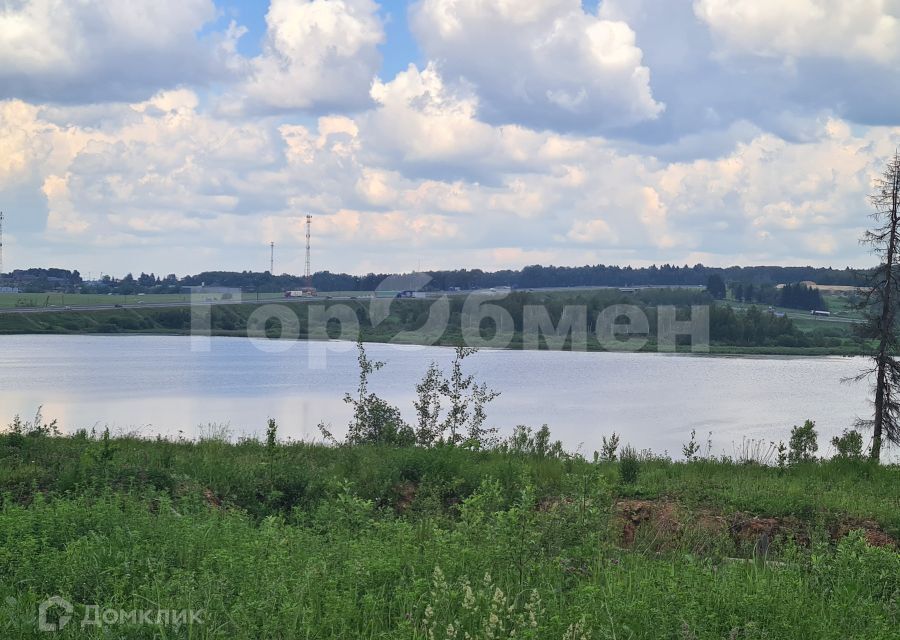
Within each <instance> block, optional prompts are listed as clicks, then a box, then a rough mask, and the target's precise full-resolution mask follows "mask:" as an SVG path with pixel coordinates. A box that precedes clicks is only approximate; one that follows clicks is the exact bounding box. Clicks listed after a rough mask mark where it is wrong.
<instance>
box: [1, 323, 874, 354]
mask: <svg viewBox="0 0 900 640" xmlns="http://www.w3.org/2000/svg"><path fill="white" fill-rule="evenodd" d="M193 335H195V334H191V333H188V332H184V331H180V330H172V331H128V330H125V331H117V332H101V331H0V339H2V338H4V337H8V336H92V337H124V336H160V337H166V336H168V337H183V338H190V337H192V336H193ZM200 337H211V338H234V339H238V340H252V339H260V338H254V337H251V336H248V335H246V333H245V332H234V331H213V332H211V333H209V334H201V336H200ZM268 339H269V340H294V341H296V342H310V341H314V342H322V341H323V340H321V339H319V338H309V337H307V336H300V337H299V338H296V339H294V338H268ZM327 342H355V340H354V341H351V340H344V339H341V338H329V339H328V340H327ZM362 342H363V344H389V345H395V346H401V347H417V346H418V347H442V348H447V349H453V348H456V347H458V346H467V345H465V344H464V343H463V342H462V341H459V340H438V341H436V342H433V343H430V344H429V343H426V342H425V341H420V342H392V341H391V337H386V338H384V339H381V338H379V337H377V336H365V335H364V336H363V338H362ZM478 348H479V350H485V351H487V350H491V351H538V352H544V351H563V352H573V351H572V349H569V348H563V349H547V348H539V349H529V348H525V347H524V346H522V344H521V341H518V342H517V341H515V340H514V341H513V344H511V345H509V346H506V347H486V346H485V347H478ZM575 353H635V354H639V353H657V354H662V355H678V356H701V357H702V356H707V357H709V356H715V357H719V356H722V357H724V356H728V357H746V358H753V357H769V356H773V357H777V356H781V357H802V358H818V357H847V358H853V357H865V356H867V355H868V354H867V353H866V352H865V351H864V350H862V349H850V348H846V347H777V346H743V345H722V344H711V345H710V348H709V351H708V352H694V351H691V350H690V347H687V346H682V345H679V348H678V350H677V351H674V352H672V351H665V352H663V351H659V350H657V349H656V348H655V345H652V344H648V345H645V346H644V347H642V348H641V349H638V350H610V349H604V348H602V347H598V346H595V345H591V344H589V345H588V347H587V349H583V350H582V349H579V350H577V351H575Z"/></svg>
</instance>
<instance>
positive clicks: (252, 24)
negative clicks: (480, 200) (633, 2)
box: [205, 0, 596, 77]
mask: <svg viewBox="0 0 900 640" xmlns="http://www.w3.org/2000/svg"><path fill="white" fill-rule="evenodd" d="M594 4H595V5H596V3H594ZM379 5H380V10H379V13H380V14H381V16H382V18H383V20H384V30H385V36H386V41H385V43H384V45H382V46H381V47H380V48H379V49H380V51H381V55H382V64H381V69H380V74H381V75H384V76H388V77H392V76H394V75H396V74H397V73H399V72H400V71H403V70H404V69H406V67H407V66H409V64H410V63H414V64H415V63H418V62H419V61H420V59H421V54H420V52H419V48H418V46H417V45H416V41H415V39H414V38H413V36H412V34H411V33H410V31H409V25H408V23H407V20H406V10H407V7H408V5H409V3H408V2H405V1H401V0H385V1H384V2H380V3H379ZM216 6H217V7H218V8H219V10H220V11H221V14H222V15H221V18H220V19H219V20H217V21H216V22H215V23H212V24H211V25H208V26H207V27H206V29H205V30H206V31H207V32H209V31H212V30H214V29H216V28H217V27H218V28H220V29H221V28H222V26H223V25H227V23H228V22H229V21H230V20H237V22H238V23H240V24H241V25H243V26H244V27H246V28H247V35H245V36H244V37H243V38H241V40H240V45H239V47H238V50H239V51H240V52H241V53H242V54H243V55H245V56H248V57H252V56H256V55H259V53H260V51H261V48H262V44H263V41H264V40H265V37H266V10H267V6H266V4H265V3H263V2H259V1H256V0H218V1H217V2H216Z"/></svg>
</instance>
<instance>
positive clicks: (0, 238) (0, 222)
mask: <svg viewBox="0 0 900 640" xmlns="http://www.w3.org/2000/svg"><path fill="white" fill-rule="evenodd" d="M2 275H3V212H2V211H0V276H2Z"/></svg>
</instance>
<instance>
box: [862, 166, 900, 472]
mask: <svg viewBox="0 0 900 640" xmlns="http://www.w3.org/2000/svg"><path fill="white" fill-rule="evenodd" d="M869 199H870V201H871V203H872V206H873V208H874V209H875V210H874V212H873V213H872V219H873V220H874V221H875V228H873V229H871V230H869V231H866V233H865V235H864V236H863V238H862V242H863V243H864V244H867V245H869V246H870V247H871V248H872V253H874V254H875V255H876V256H878V257H879V260H880V264H879V265H878V267H876V268H875V269H874V271H872V273H871V276H870V278H869V283H868V288H867V290H866V291H865V293H864V295H863V297H862V301H861V302H860V308H861V309H862V311H863V314H864V315H865V318H866V322H865V324H864V325H863V327H862V329H861V333H862V335H863V336H864V337H866V338H868V339H870V340H873V341H874V342H875V343H876V347H875V349H874V351H873V353H872V354H871V359H872V366H871V367H869V368H868V369H867V370H866V371H863V372H862V373H861V374H860V375H859V376H857V378H856V379H857V380H862V379H865V378H867V377H868V376H870V375H872V374H874V376H875V415H874V417H873V419H872V420H871V421H864V424H865V425H867V426H871V427H872V448H871V450H870V454H869V455H870V458H871V459H872V460H878V459H879V458H880V457H881V447H882V443H883V440H884V439H885V438H886V439H887V440H888V441H889V442H892V443H894V444H900V396H898V394H900V361H898V359H897V357H896V354H897V351H898V340H897V304H898V302H900V277H898V276H900V274H898V268H900V265H898V263H900V228H898V227H900V153H895V154H894V157H893V158H892V159H891V160H890V161H889V162H888V164H887V167H886V168H885V170H884V173H883V174H882V176H881V177H880V178H879V179H878V180H877V181H876V183H875V193H873V194H872V195H871V196H870V198H869Z"/></svg>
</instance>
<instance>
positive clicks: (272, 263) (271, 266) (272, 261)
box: [269, 242, 275, 276]
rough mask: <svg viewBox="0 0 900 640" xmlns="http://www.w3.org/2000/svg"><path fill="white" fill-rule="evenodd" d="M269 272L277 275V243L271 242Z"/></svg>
mask: <svg viewBox="0 0 900 640" xmlns="http://www.w3.org/2000/svg"><path fill="white" fill-rule="evenodd" d="M269 273H271V274H272V275H273V276H274V275H275V243H274V242H270V243H269Z"/></svg>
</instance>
